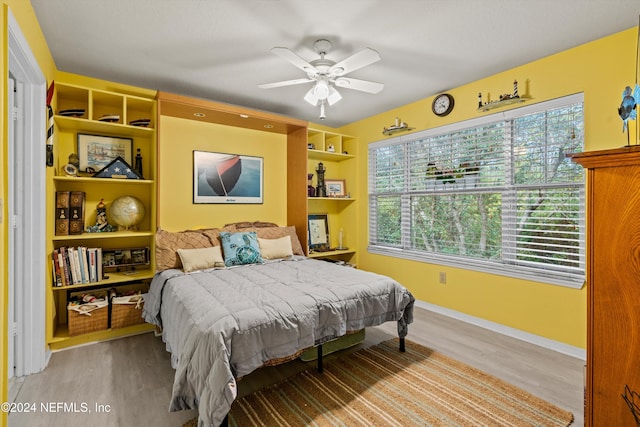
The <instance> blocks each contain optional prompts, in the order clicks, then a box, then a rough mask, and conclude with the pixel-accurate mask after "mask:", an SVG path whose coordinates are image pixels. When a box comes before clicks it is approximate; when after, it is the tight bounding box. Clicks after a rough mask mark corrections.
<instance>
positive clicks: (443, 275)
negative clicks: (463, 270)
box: [440, 271, 447, 285]
mask: <svg viewBox="0 0 640 427" xmlns="http://www.w3.org/2000/svg"><path fill="white" fill-rule="evenodd" d="M440 283H442V284H443V285H444V284H446V283H447V273H445V272H444V271H441V272H440Z"/></svg>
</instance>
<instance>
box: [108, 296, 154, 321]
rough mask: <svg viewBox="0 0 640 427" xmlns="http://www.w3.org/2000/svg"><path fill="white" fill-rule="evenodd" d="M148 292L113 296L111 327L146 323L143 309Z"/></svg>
mask: <svg viewBox="0 0 640 427" xmlns="http://www.w3.org/2000/svg"><path fill="white" fill-rule="evenodd" d="M145 296H146V294H137V295H131V296H124V297H113V298H111V328H112V329H115V328H124V327H127V326H132V325H139V324H141V323H144V319H143V318H142V309H143V307H144V298H145Z"/></svg>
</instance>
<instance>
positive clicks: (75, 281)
mask: <svg viewBox="0 0 640 427" xmlns="http://www.w3.org/2000/svg"><path fill="white" fill-rule="evenodd" d="M51 262H52V264H53V284H54V286H71V285H82V284H85V283H95V282H99V281H100V280H102V248H87V247H85V246H78V247H66V246H62V247H59V248H57V249H54V250H53V254H52V260H51Z"/></svg>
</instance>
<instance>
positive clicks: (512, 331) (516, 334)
mask: <svg viewBox="0 0 640 427" xmlns="http://www.w3.org/2000/svg"><path fill="white" fill-rule="evenodd" d="M415 306H416V307H420V308H424V309H425V310H429V311H432V312H434V313H438V314H442V315H443V316H447V317H451V318H453V319H456V320H460V321H462V322H465V323H469V324H472V325H475V326H479V327H481V328H484V329H488V330H490V331H493V332H497V333H499V334H502V335H506V336H509V337H512V338H516V339H519V340H521V341H525V342H528V343H531V344H535V345H539V346H540V347H544V348H548V349H549V350H553V351H557V352H558V353H562V354H566V355H568V356H572V357H575V358H577V359H581V360H587V351H586V350H585V349H582V348H579V347H574V346H572V345H569V344H565V343H562V342H560V341H554V340H551V339H549V338H545V337H541V336H539V335H535V334H531V333H529V332H525V331H521V330H519V329H516V328H511V327H509V326H505V325H501V324H499V323H495V322H492V321H490V320H486V319H482V318H480V317H475V316H471V315H469V314H465V313H461V312H459V311H455V310H452V309H450V308H446V307H441V306H439V305H435V304H431V303H429V302H426V301H418V300H416V302H415Z"/></svg>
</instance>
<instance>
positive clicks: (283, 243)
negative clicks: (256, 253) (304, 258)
mask: <svg viewBox="0 0 640 427" xmlns="http://www.w3.org/2000/svg"><path fill="white" fill-rule="evenodd" d="M258 245H259V246H260V254H261V255H262V258H264V259H278V258H287V257H290V256H293V250H292V249H291V236H284V237H280V238H279V239H261V238H260V237H258Z"/></svg>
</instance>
